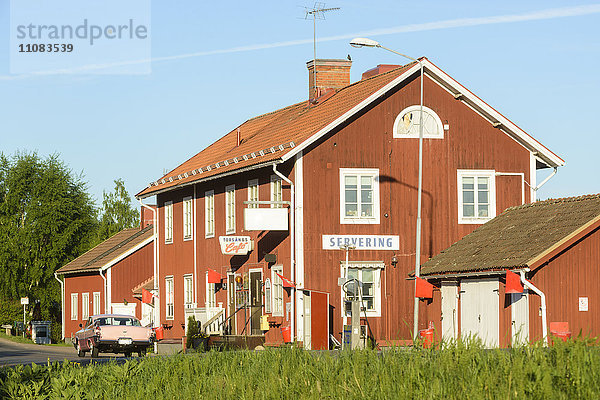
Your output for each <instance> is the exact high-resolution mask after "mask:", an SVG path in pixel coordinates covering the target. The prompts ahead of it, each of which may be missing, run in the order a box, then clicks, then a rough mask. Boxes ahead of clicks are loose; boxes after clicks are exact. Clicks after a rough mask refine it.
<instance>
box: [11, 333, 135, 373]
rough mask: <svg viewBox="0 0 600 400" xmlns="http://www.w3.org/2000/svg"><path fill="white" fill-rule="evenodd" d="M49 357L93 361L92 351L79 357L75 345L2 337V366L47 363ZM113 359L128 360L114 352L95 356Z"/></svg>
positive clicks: (99, 358) (50, 358) (52, 358)
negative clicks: (56, 344) (116, 355)
mask: <svg viewBox="0 0 600 400" xmlns="http://www.w3.org/2000/svg"><path fill="white" fill-rule="evenodd" d="M48 359H49V360H50V362H54V361H64V360H70V361H77V362H79V363H82V364H89V363H90V362H91V361H92V358H91V357H90V353H87V354H86V356H85V357H84V358H80V357H77V352H76V351H75V348H73V346H69V347H66V346H43V345H37V344H34V343H31V344H26V343H15V342H11V341H10V340H6V339H2V338H0V367H3V366H12V365H19V364H31V363H35V364H45V363H47V362H48ZM111 359H117V360H118V361H121V360H126V359H125V358H124V357H115V355H113V354H100V357H98V358H94V362H99V363H102V362H107V361H109V360H111Z"/></svg>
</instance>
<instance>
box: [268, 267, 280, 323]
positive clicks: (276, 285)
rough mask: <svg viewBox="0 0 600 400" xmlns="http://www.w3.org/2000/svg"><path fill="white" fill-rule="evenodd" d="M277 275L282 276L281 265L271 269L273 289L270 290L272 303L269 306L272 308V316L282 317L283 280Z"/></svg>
mask: <svg viewBox="0 0 600 400" xmlns="http://www.w3.org/2000/svg"><path fill="white" fill-rule="evenodd" d="M277 274H279V275H282V276H283V265H274V266H273V267H271V282H273V284H272V285H273V288H272V289H271V292H272V296H273V301H272V303H271V306H272V308H273V310H272V311H273V316H274V317H283V280H282V279H281V277H279V275H277Z"/></svg>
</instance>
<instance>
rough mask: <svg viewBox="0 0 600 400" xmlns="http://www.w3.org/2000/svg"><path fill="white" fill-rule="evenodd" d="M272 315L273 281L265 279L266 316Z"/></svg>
mask: <svg viewBox="0 0 600 400" xmlns="http://www.w3.org/2000/svg"><path fill="white" fill-rule="evenodd" d="M270 313H271V279H269V278H267V279H265V314H270Z"/></svg>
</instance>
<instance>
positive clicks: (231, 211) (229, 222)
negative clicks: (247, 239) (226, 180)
mask: <svg viewBox="0 0 600 400" xmlns="http://www.w3.org/2000/svg"><path fill="white" fill-rule="evenodd" d="M225 233H227V234H229V233H235V185H229V186H225Z"/></svg>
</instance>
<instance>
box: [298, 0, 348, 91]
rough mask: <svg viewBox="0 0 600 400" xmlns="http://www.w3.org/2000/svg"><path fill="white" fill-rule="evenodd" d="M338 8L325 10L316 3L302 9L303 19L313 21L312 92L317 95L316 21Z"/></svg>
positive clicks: (323, 4) (321, 5)
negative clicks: (311, 6)
mask: <svg viewBox="0 0 600 400" xmlns="http://www.w3.org/2000/svg"><path fill="white" fill-rule="evenodd" d="M339 9H340V8H339V7H330V8H325V3H320V2H316V3H315V5H314V6H313V8H308V7H304V12H305V15H304V19H309V18H312V20H313V91H314V93H315V96H316V94H317V19H325V13H326V12H329V11H337V10H339Z"/></svg>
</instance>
